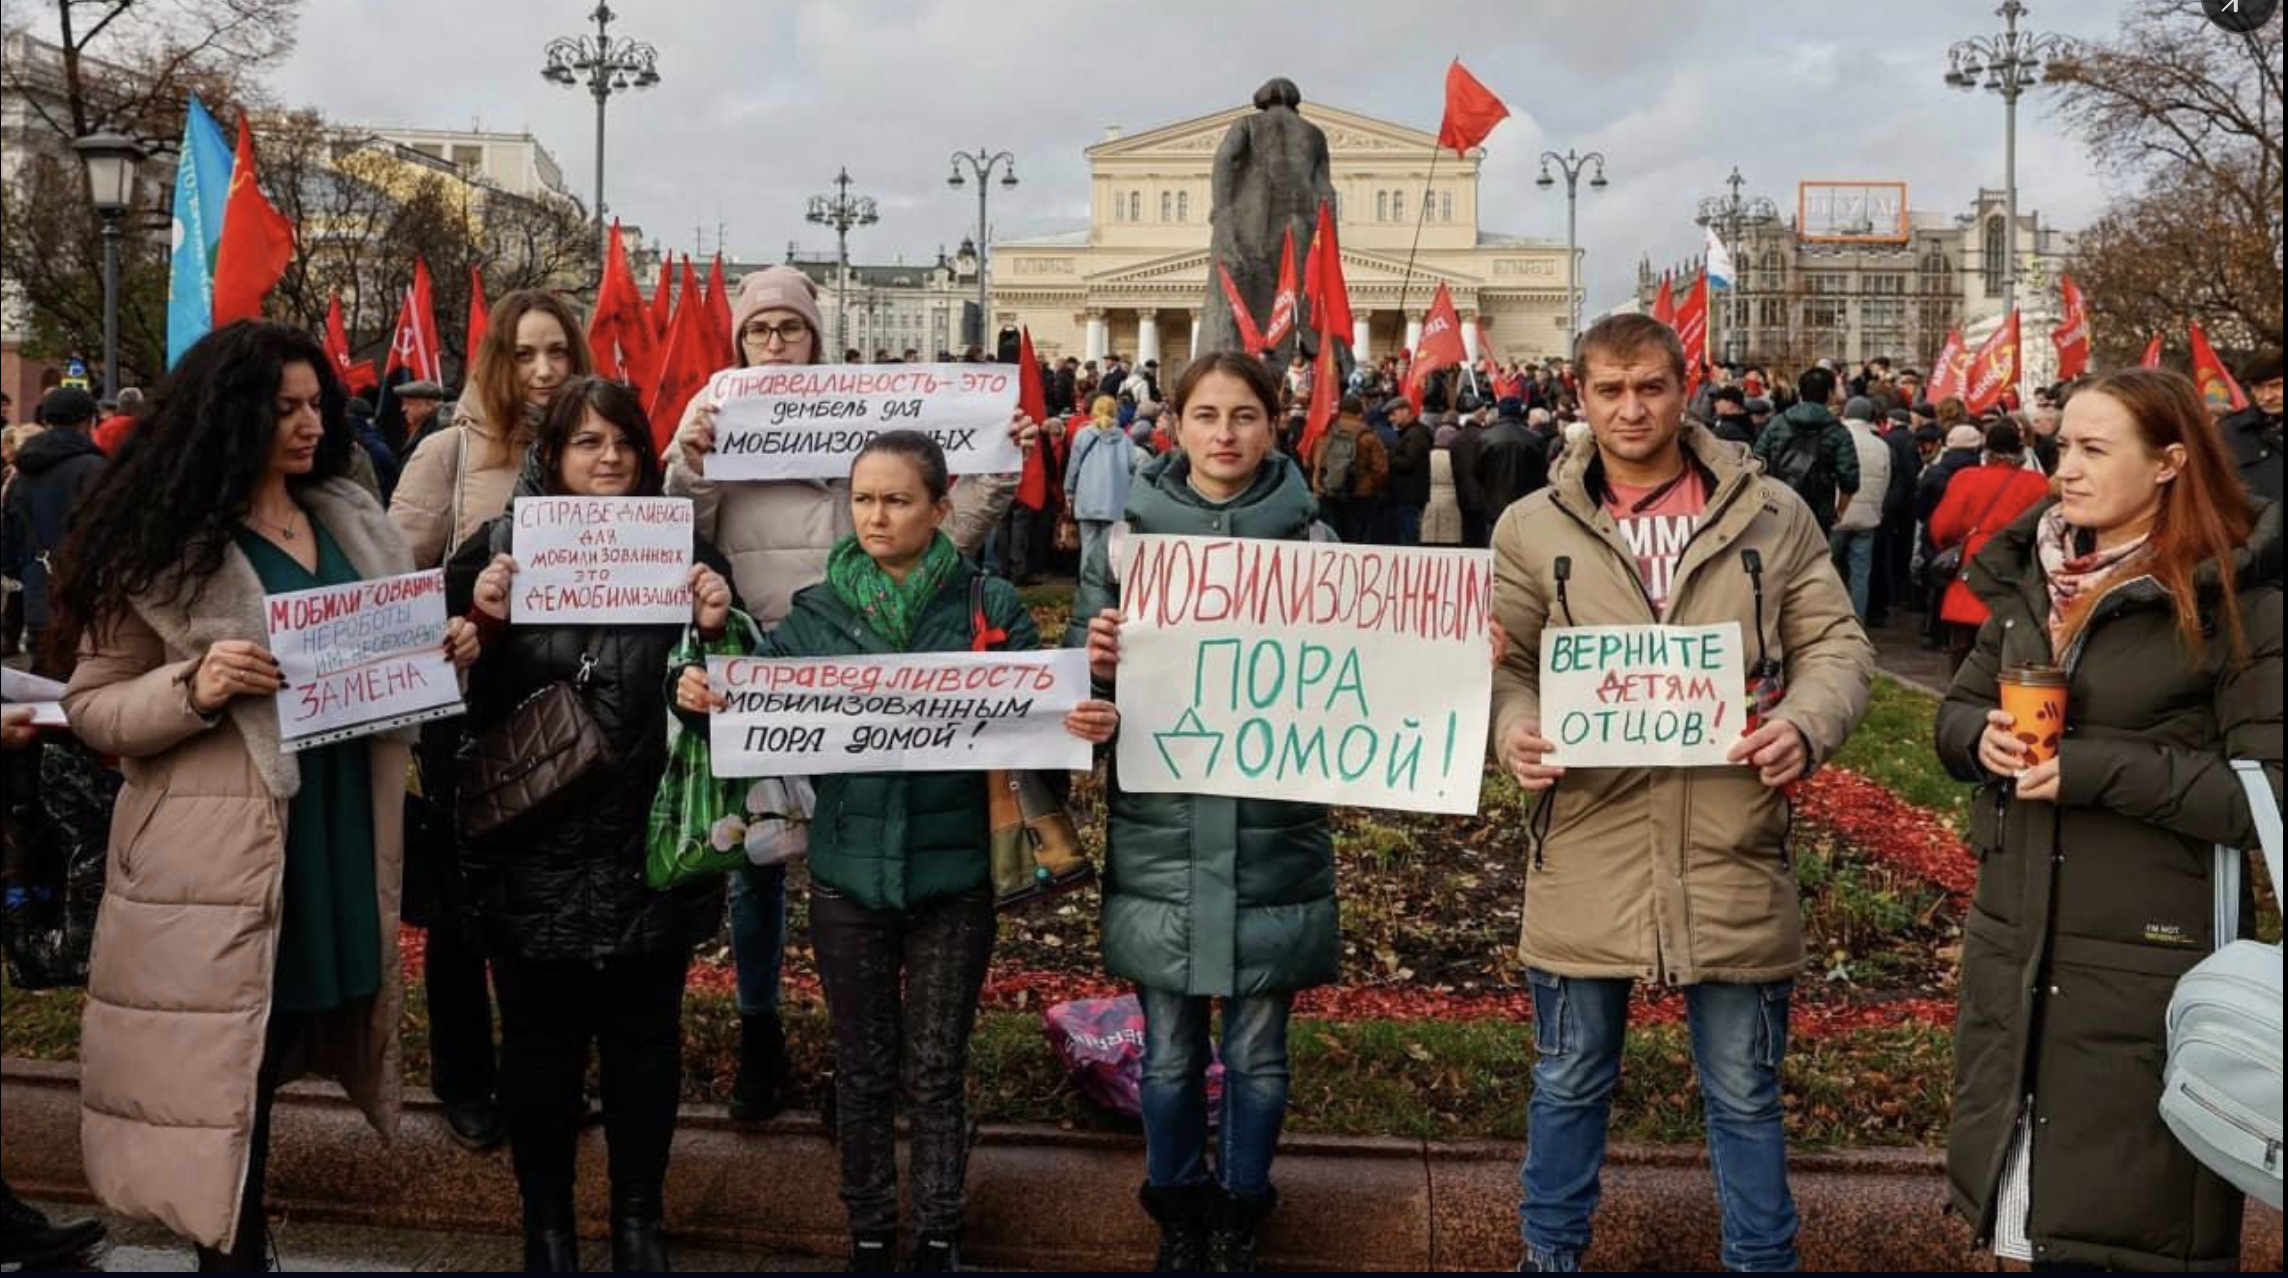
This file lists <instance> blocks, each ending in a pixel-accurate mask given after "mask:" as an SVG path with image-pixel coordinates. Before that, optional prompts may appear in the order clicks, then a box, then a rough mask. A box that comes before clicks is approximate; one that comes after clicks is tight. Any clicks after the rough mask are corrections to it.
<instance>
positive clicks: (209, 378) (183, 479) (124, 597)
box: [49, 320, 358, 668]
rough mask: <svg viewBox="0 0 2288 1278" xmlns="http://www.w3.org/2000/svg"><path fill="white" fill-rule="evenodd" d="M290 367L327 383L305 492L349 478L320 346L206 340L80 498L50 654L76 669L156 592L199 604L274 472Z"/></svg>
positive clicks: (328, 365) (244, 328) (256, 331)
mask: <svg viewBox="0 0 2288 1278" xmlns="http://www.w3.org/2000/svg"><path fill="white" fill-rule="evenodd" d="M289 364H308V365H309V366H310V367H311V368H312V369H313V370H315V371H316V373H317V375H318V387H319V395H320V399H319V402H320V404H321V406H322V414H323V416H324V418H325V426H326V431H325V436H324V438H323V439H321V440H320V441H319V443H318V454H317V457H316V460H315V463H314V464H313V465H312V466H311V468H310V472H309V473H308V474H307V475H297V476H294V477H292V478H290V479H289V480H288V481H287V486H288V488H289V489H291V490H294V491H296V492H299V491H300V490H302V489H306V488H310V487H313V486H315V485H317V484H321V483H324V482H325V481H327V480H329V479H335V478H339V477H341V476H343V475H347V474H348V473H349V471H350V450H352V449H354V448H356V447H357V446H358V445H357V440H356V438H355V437H354V436H353V435H352V434H351V433H350V427H349V418H348V406H349V395H348V393H347V392H346V391H344V390H343V388H342V384H341V381H340V379H339V378H337V377H335V376H334V370H333V361H331V360H329V359H327V358H326V352H325V348H324V347H322V346H320V345H319V344H318V341H317V339H316V338H314V337H311V336H310V335H309V334H307V333H304V332H301V331H299V330H297V329H292V328H288V327H286V326H285V325H283V324H272V323H267V322H265V321H261V320H240V321H238V322H236V323H233V324H227V325H225V326H223V327H222V328H218V329H216V330H215V331H213V332H211V333H209V334H207V335H206V336H205V337H203V338H200V339H199V340H198V342H197V343H196V344H194V345H193V346H192V347H191V348H190V349H189V350H187V351H185V352H183V358H182V359H181V360H180V361H179V362H177V363H176V365H175V367H174V369H173V370H172V371H171V372H169V373H168V375H167V379H166V381H165V382H163V383H161V385H160V387H159V391H158V395H157V399H156V402H155V403H154V404H153V406H152V409H151V411H150V413H149V414H148V415H147V416H146V417H145V418H144V419H143V421H142V422H141V423H139V424H138V425H137V426H136V428H135V430H134V432H133V433H132V434H130V435H129V436H128V437H127V443H126V445H125V446H124V447H122V448H121V449H120V451H119V455H118V456H117V457H115V458H113V459H112V462H111V465H110V466H108V467H106V468H105V469H104V472H103V475H102V477H101V478H100V479H98V480H97V481H96V482H95V484H94V485H93V486H92V487H91V488H90V489H89V490H88V492H87V493H86V495H85V496H83V497H82V498H81V499H80V503H79V506H78V509H77V510H76V511H75V512H74V513H73V516H72V530H71V534H70V536H69V537H67V538H66V539H65V541H64V546H63V553H62V554H61V555H60V556H59V557H58V560H57V570H56V578H55V588H54V593H53V595H52V596H51V598H52V600H53V603H54V605H55V610H56V622H57V624H56V625H55V627H54V628H53V631H52V633H51V635H50V639H51V647H50V649H49V651H50V653H51V656H54V657H61V658H63V660H62V662H60V663H59V667H58V668H66V667H67V666H68V664H69V661H70V658H71V655H72V654H73V653H74V652H76V650H77V649H78V647H79V643H80V638H81V636H82V635H83V634H85V633H86V632H88V631H89V630H91V629H94V628H96V627H98V626H106V625H110V624H112V623H113V622H115V621H116V620H117V619H118V618H119V617H121V616H123V615H124V614H125V612H126V610H127V607H128V601H129V600H130V599H133V598H135V597H137V596H140V595H143V594H146V593H148V592H150V591H152V590H153V589H154V588H157V589H159V590H160V591H161V592H162V593H161V594H159V595H157V596H155V597H154V599H153V602H154V603H156V604H158V605H160V606H162V607H173V606H183V607H196V606H197V604H198V602H199V599H200V598H201V597H202V596H203V595H204V594H205V593H206V587H207V583H208V582H209V581H210V580H211V579H212V578H213V577H214V575H215V573H216V572H217V571H219V570H220V569H221V567H222V563H223V556H224V554H225V552H226V551H227V550H228V549H229V547H230V544H231V537H230V533H231V528H232V527H233V526H234V525H236V524H237V523H238V521H239V518H240V517H241V516H243V515H244V514H245V513H246V510H247V504H248V502H249V501H250V499H251V498H252V495H253V492H254V485H255V482H256V481H257V480H259V479H260V478H261V477H262V475H263V473H264V471H265V470H266V469H268V467H269V463H270V454H271V448H272V445H273V444H274V443H275V441H276V438H277V434H278V406H277V398H278V388H279V386H280V384H281V380H282V378H283V376H284V374H285V370H286V366H287V365H289Z"/></svg>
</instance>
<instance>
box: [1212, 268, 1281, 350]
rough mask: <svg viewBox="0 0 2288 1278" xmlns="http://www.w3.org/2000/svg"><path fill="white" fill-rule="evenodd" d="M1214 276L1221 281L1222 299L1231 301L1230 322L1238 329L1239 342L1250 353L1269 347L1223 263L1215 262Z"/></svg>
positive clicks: (1269, 344)
mask: <svg viewBox="0 0 2288 1278" xmlns="http://www.w3.org/2000/svg"><path fill="white" fill-rule="evenodd" d="M1216 278H1217V279H1219V280H1221V281H1223V299H1224V300H1225V301H1227V302H1229V303H1231V322H1232V324H1233V325H1234V326H1236V327H1237V328H1238V329H1239V344H1240V345H1241V346H1242V347H1245V348H1246V350H1247V353H1248V354H1250V355H1259V354H1262V353H1263V352H1264V351H1267V350H1269V349H1271V343H1269V342H1266V341H1264V340H1263V331H1262V330H1261V329H1258V328H1257V327H1255V316H1254V315H1253V314H1252V313H1251V312H1249V310H1248V309H1247V299H1246V298H1244V297H1241V296H1240V295H1239V285H1237V284H1234V283H1232V282H1231V272H1230V271H1227V270H1225V269H1224V266H1223V263H1221V262H1218V263H1216Z"/></svg>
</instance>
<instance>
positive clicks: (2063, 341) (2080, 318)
mask: <svg viewBox="0 0 2288 1278" xmlns="http://www.w3.org/2000/svg"><path fill="white" fill-rule="evenodd" d="M2058 297H2059V300H2060V302H2061V303H2062V305H2061V306H2060V307H2059V309H2060V310H2062V311H2063V312H2065V313H2064V314H2063V315H2060V316H2059V317H2058V326H2057V327H2056V328H2053V329H2051V330H2050V345H2052V346H2055V347H2057V348H2058V380H2059V381H2061V382H2067V381H2072V380H2073V379H2074V378H2076V377H2079V376H2081V375H2082V372H2083V370H2085V369H2087V368H2088V367H2089V311H2088V309H2087V308H2086V307H2084V306H2083V305H2082V300H2081V287H2080V286H2079V285H2077V284H2075V283H2074V282H2073V277H2071V276H2067V275H2060V276H2059V277H2058Z"/></svg>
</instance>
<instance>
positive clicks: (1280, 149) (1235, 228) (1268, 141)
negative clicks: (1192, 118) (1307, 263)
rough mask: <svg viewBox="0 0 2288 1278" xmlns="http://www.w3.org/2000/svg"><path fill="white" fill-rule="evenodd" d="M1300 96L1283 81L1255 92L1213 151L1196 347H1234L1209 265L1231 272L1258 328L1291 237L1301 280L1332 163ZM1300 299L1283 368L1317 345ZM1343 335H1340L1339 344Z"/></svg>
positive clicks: (1329, 194) (1327, 195) (1232, 327)
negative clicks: (1290, 234)
mask: <svg viewBox="0 0 2288 1278" xmlns="http://www.w3.org/2000/svg"><path fill="white" fill-rule="evenodd" d="M1302 102H1303V95H1302V92H1301V91H1300V90H1298V89H1297V88H1296V87H1295V82H1294V81H1292V80H1289V79H1286V78H1284V77H1282V78H1279V79H1274V80H1269V81H1266V82H1265V83H1264V85H1263V87H1262V88H1260V89H1257V90H1256V91H1255V108H1256V113H1255V114H1254V115H1250V116H1246V117H1244V118H1242V119H1239V120H1236V121H1234V122H1233V123H1232V126H1231V131H1230V132H1228V133H1226V134H1224V137H1223V145H1222V146H1220V147H1217V148H1216V157H1215V173H1214V182H1215V188H1214V200H1215V207H1214V210H1213V211H1212V212H1211V213H1210V214H1209V215H1208V224H1209V226H1210V228H1211V234H1210V235H1209V238H1208V254H1209V257H1208V280H1207V300H1206V302H1205V303H1204V304H1203V305H1202V306H1201V308H1200V346H1199V348H1200V350H1201V351H1203V352H1206V351H1217V350H1237V349H1239V346H1240V339H1239V326H1238V325H1237V324H1235V323H1234V322H1233V321H1232V315H1231V304H1230V303H1229V302H1228V301H1226V300H1225V298H1224V292H1223V284H1222V282H1221V281H1220V280H1218V279H1217V277H1216V269H1215V267H1216V263H1217V262H1221V263H1223V265H1224V269H1226V270H1228V271H1230V272H1231V279H1232V283H1233V284H1235V285H1237V286H1238V288H1239V295H1240V296H1241V297H1242V298H1244V299H1246V301H1247V307H1248V310H1249V311H1250V312H1251V313H1253V315H1254V316H1255V323H1256V326H1257V327H1258V328H1265V327H1268V326H1269V325H1270V323H1271V296H1272V294H1273V293H1275V292H1277V291H1278V288H1279V244H1280V240H1281V237H1282V236H1283V235H1284V234H1285V233H1286V232H1287V231H1289V230H1293V231H1294V233H1295V280H1296V283H1297V285H1298V286H1300V285H1301V283H1302V280H1303V262H1304V255H1305V254H1306V253H1308V252H1309V250H1310V245H1311V232H1312V230H1313V229H1314V228H1315V227H1316V226H1317V225H1318V219H1319V202H1320V201H1321V200H1324V201H1326V202H1327V203H1328V205H1330V206H1332V205H1333V204H1334V201H1335V182H1334V176H1333V165H1332V163H1331V161H1330V160H1329V158H1328V154H1327V135H1326V134H1324V133H1322V132H1320V131H1319V126H1317V125H1315V124H1313V123H1311V122H1310V121H1308V120H1306V119H1304V118H1303V117H1302V115H1301V113H1299V112H1298V111H1296V109H1295V108H1296V107H1298V106H1300V105H1302ZM1309 323H1310V310H1309V305H1308V302H1307V301H1306V302H1305V304H1304V305H1303V306H1302V307H1300V308H1298V312H1297V315H1296V323H1295V329H1296V331H1295V333H1293V334H1290V335H1289V336H1288V337H1286V338H1285V339H1284V340H1282V341H1281V342H1280V343H1279V364H1280V366H1281V367H1284V366H1285V364H1286V362H1287V361H1288V359H1290V358H1291V357H1292V356H1293V355H1294V354H1295V352H1296V351H1298V350H1301V351H1303V352H1305V353H1306V354H1313V353H1316V351H1317V349H1318V341H1317V339H1316V337H1312V338H1311V340H1310V341H1309V342H1307V343H1306V342H1304V341H1303V340H1302V339H1303V337H1304V336H1305V334H1304V333H1303V330H1304V329H1305V328H1307V327H1308V326H1309ZM1348 337H1349V335H1348V334H1344V338H1345V340H1348Z"/></svg>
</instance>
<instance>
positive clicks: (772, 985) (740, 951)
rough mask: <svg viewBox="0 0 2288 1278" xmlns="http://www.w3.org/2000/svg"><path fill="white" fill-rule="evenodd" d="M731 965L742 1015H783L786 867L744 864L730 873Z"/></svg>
mask: <svg viewBox="0 0 2288 1278" xmlns="http://www.w3.org/2000/svg"><path fill="white" fill-rule="evenodd" d="M731 961H732V963H733V965H735V966H736V967H737V968H738V971H739V1015H741V1016H760V1015H762V1014H763V1013H765V1012H776V1011H777V1010H779V968H780V967H781V966H782V965H783V964H784V963H785V961H786V867H785V866H784V865H743V866H740V867H739V868H738V869H736V870H733V871H732V872H731Z"/></svg>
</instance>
